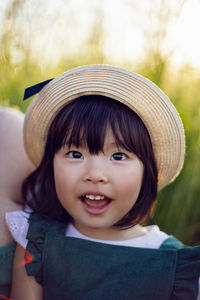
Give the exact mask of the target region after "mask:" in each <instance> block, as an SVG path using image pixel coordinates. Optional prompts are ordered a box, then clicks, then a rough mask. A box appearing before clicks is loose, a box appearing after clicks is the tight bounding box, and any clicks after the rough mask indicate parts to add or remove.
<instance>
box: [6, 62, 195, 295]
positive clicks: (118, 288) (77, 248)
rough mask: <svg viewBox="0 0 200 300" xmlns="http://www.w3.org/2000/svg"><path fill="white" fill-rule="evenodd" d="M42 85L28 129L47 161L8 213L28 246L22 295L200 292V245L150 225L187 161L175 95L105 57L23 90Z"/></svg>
mask: <svg viewBox="0 0 200 300" xmlns="http://www.w3.org/2000/svg"><path fill="white" fill-rule="evenodd" d="M45 84H46V85H45ZM40 89H41V91H40ZM35 92H39V93H38V95H37V96H36V97H35V98H34V100H33V102H32V103H31V105H30V107H29V109H28V111H27V114H26V119H25V124H24V137H25V146H26V150H27V153H28V155H29V157H30V158H31V160H32V161H33V162H34V164H35V165H36V166H37V169H36V171H34V172H33V173H32V174H31V175H30V176H29V177H28V178H27V179H26V181H25V183H24V186H23V195H24V199H25V205H26V209H25V211H23V212H21V211H18V212H15V213H10V214H7V223H8V226H9V228H11V229H12V230H11V231H12V234H13V236H14V238H15V239H16V240H17V242H18V244H19V245H18V247H17V249H16V255H15V263H14V271H13V287H12V299H13V300H19V299H20V300H23V299H26V300H27V299H37V300H40V299H46V300H51V299H54V300H55V299H58V300H61V299H70V300H73V299H74V300H77V299H87V300H88V299H89V300H102V299H104V300H108V299H109V300H111V299H114V300H121V299H123V300H126V299H137V300H146V299H151V300H161V299H162V300H168V299H170V300H171V299H173V300H175V299H176V300H193V299H195V300H196V299H197V295H198V278H199V274H200V247H187V246H184V245H183V244H182V243H181V242H179V241H178V240H176V239H175V238H173V237H170V236H168V235H167V234H166V233H164V232H162V231H160V230H159V228H158V227H157V226H143V225H142V224H144V221H145V220H146V218H147V217H148V216H149V214H150V213H151V212H152V210H153V208H154V206H155V201H156V194H157V190H160V189H162V188H163V187H164V186H166V185H167V184H169V183H170V182H171V181H172V180H174V179H175V177H176V176H177V175H178V174H179V172H180V170H181V168H182V165H183V160H184V151H185V137H184V129H183V125H182V122H181V119H180V117H179V115H178V112H177V111H176V109H175V107H174V106H173V104H172V103H171V102H170V100H169V99H168V98H167V97H166V96H165V95H164V93H163V92H162V91H161V90H160V89H159V88H158V87H157V86H155V85H154V84H153V83H152V82H150V81H149V80H147V79H145V78H143V77H142V76H140V75H137V74H134V73H131V72H128V71H125V70H123V69H119V68H116V67H111V66H104V65H90V66H83V67H80V68H76V69H74V70H71V71H68V72H66V73H64V74H62V75H60V76H58V77H57V78H55V79H53V80H50V81H48V82H45V83H42V84H39V85H37V86H34V87H32V88H29V89H28V90H27V91H26V94H25V97H28V96H31V95H32V94H33V93H35ZM30 209H31V214H30ZM14 224H15V225H14Z"/></svg>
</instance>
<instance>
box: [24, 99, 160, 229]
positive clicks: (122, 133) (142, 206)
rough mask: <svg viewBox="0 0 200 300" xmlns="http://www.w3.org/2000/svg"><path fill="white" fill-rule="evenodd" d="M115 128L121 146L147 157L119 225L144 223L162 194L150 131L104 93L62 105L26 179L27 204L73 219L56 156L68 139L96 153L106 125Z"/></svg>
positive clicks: (103, 137)
mask: <svg viewBox="0 0 200 300" xmlns="http://www.w3.org/2000/svg"><path fill="white" fill-rule="evenodd" d="M108 127H110V128H111V129H112V132H113V135H114V138H115V142H116V145H117V146H121V147H123V148H125V149H126V150H128V151H130V152H133V153H134V154H135V155H137V157H138V158H139V159H140V160H141V161H142V163H143V166H144V174H143V181H142V186H141V190H140V193H139V196H138V199H137V201H136V203H135V204H134V206H133V207H132V208H131V210H130V211H129V212H128V213H127V214H126V215H125V216H124V217H123V218H122V219H121V220H119V221H118V222H117V223H116V224H115V226H118V227H120V228H122V229H123V228H128V227H131V226H134V225H136V224H138V223H141V221H144V220H145V219H146V218H147V216H148V215H149V213H150V212H151V210H152V207H153V206H154V203H155V200H156V194H157V177H158V176H157V167H156V161H155V157H154V152H153V147H152V143H151V139H150V136H149V134H148V131H147V129H146V127H145V125H144V123H143V122H142V120H141V119H140V117H139V116H138V115H137V114H136V113H135V112H133V111H132V110H131V109H130V108H129V107H127V106H126V105H124V104H123V103H120V102H119V101H116V100H114V99H112V98H108V97H105V96H101V95H87V96H81V97H79V98H77V99H75V100H73V101H71V102H70V103H68V104H67V105H66V106H65V107H63V108H62V109H61V110H60V111H59V112H58V114H57V115H56V117H55V118H54V120H53V122H52V123H51V126H50V128H49V131H48V135H47V141H46V146H45V151H44V155H43V159H42V161H41V163H40V165H39V167H38V168H37V169H36V170H35V171H34V172H33V173H32V174H31V175H30V176H29V177H28V178H27V179H26V180H25V182H24V184H23V188H22V192H23V196H24V201H25V204H28V206H30V207H31V208H32V209H33V211H34V212H37V213H39V214H43V215H46V216H49V217H52V218H54V219H56V220H59V221H64V222H68V221H70V220H71V216H70V215H69V214H68V212H67V211H66V210H65V209H64V208H63V207H62V205H61V204H60V202H59V200H58V197H57V194H56V190H55V182H54V172H53V159H54V155H55V153H56V152H57V151H58V150H59V149H60V148H61V147H62V146H63V145H65V144H66V143H67V144H68V145H69V147H70V145H75V146H76V147H79V146H81V145H82V144H83V143H85V145H86V146H87V147H88V149H89V151H90V153H91V154H98V153H99V152H100V151H103V147H104V139H105V135H106V130H107V128H108Z"/></svg>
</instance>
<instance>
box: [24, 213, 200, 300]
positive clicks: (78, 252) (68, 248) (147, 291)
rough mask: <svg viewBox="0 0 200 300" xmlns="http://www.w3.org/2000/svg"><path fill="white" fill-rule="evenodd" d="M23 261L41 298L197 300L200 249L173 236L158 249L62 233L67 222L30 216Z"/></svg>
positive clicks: (45, 299) (58, 299) (55, 299)
mask: <svg viewBox="0 0 200 300" xmlns="http://www.w3.org/2000/svg"><path fill="white" fill-rule="evenodd" d="M29 224H30V225H29V230H28V234H27V239H28V240H29V242H28V246H27V250H28V252H29V253H31V254H32V255H33V257H34V258H33V261H32V262H30V263H28V264H26V270H27V273H28V275H32V276H35V278H36V280H37V282H39V283H40V284H41V285H42V286H43V289H44V300H61V299H62V300H64V299H65V300H68V299H70V300H130V299H136V300H147V299H149V300H196V298H197V293H198V278H199V274H200V247H199V246H197V247H187V246H184V245H182V244H181V243H180V242H179V241H178V240H176V239H175V238H173V237H170V238H168V239H167V240H165V241H164V243H163V244H162V245H161V247H160V249H149V248H137V247H126V246H115V245H109V244H103V243H97V242H92V241H87V240H82V239H79V238H72V237H66V236H65V229H66V224H63V223H59V222H56V221H54V220H50V219H48V218H41V217H39V216H38V215H35V214H33V215H31V217H30V219H29Z"/></svg>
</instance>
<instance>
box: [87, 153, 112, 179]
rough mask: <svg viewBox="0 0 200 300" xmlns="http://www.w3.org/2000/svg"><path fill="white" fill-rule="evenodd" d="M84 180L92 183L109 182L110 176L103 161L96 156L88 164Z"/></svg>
mask: <svg viewBox="0 0 200 300" xmlns="http://www.w3.org/2000/svg"><path fill="white" fill-rule="evenodd" d="M84 181H87V182H92V183H107V182H108V176H107V173H106V168H105V166H104V165H103V163H102V162H101V161H100V160H98V159H96V160H95V158H94V159H93V160H92V161H90V162H89V163H88V165H87V168H86V172H85V175H84Z"/></svg>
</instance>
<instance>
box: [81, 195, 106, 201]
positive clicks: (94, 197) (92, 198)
mask: <svg viewBox="0 0 200 300" xmlns="http://www.w3.org/2000/svg"><path fill="white" fill-rule="evenodd" d="M85 197H86V198H87V199H90V200H103V199H104V196H100V195H97V196H94V195H85Z"/></svg>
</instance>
